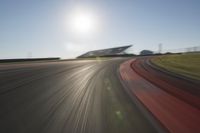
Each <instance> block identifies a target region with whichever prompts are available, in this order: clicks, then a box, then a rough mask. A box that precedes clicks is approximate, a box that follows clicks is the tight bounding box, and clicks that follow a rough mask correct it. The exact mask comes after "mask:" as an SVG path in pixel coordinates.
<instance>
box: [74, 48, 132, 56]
mask: <svg viewBox="0 0 200 133" xmlns="http://www.w3.org/2000/svg"><path fill="white" fill-rule="evenodd" d="M131 46H132V45H128V46H122V47H115V48H108V49H101V50H94V51H89V52H87V53H85V54H83V55H80V56H78V57H77V58H88V57H115V56H123V55H130V54H126V53H125V51H126V50H127V49H128V48H130V47H131Z"/></svg>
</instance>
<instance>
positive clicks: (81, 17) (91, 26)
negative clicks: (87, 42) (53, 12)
mask: <svg viewBox="0 0 200 133" xmlns="http://www.w3.org/2000/svg"><path fill="white" fill-rule="evenodd" d="M70 28H71V30H72V31H73V32H74V33H76V34H89V33H93V32H94V30H95V28H96V20H95V16H94V15H93V14H91V13H88V12H85V11H76V12H74V13H72V14H71V17H70Z"/></svg>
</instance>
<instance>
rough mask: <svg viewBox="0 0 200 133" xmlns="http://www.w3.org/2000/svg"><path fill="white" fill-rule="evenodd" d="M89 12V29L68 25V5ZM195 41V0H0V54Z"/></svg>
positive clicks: (199, 32)
mask: <svg viewBox="0 0 200 133" xmlns="http://www.w3.org/2000/svg"><path fill="white" fill-rule="evenodd" d="M77 7H81V8H82V9H85V10H87V11H88V12H91V13H92V14H93V15H95V18H97V19H96V21H98V28H96V31H95V33H92V34H90V35H88V36H86V37H85V36H84V37H80V36H76V35H74V34H72V33H71V32H70V30H69V28H70V26H69V25H68V21H70V20H69V17H68V16H69V15H70V14H73V9H75V8H77ZM159 43H162V44H163V49H176V48H183V47H190V46H199V45H200V1H199V0H0V58H1V59H3V58H25V57H52V56H59V57H62V58H73V57H76V56H77V55H79V54H82V53H84V52H86V51H88V50H94V49H100V48H109V47H115V46H121V45H129V44H133V47H132V49H131V50H130V52H135V53H138V52H139V51H141V50H143V49H149V50H157V49H158V44H159Z"/></svg>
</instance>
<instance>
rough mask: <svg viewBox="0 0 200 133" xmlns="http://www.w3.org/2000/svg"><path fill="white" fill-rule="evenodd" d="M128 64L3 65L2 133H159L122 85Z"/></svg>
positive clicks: (0, 71) (0, 82)
mask: <svg viewBox="0 0 200 133" xmlns="http://www.w3.org/2000/svg"><path fill="white" fill-rule="evenodd" d="M123 61H124V59H113V60H97V61H92V60H90V61H89V60H85V61H63V62H49V63H25V64H18V63H17V64H3V65H0V133H156V132H157V131H156V129H155V127H154V126H153V124H152V123H151V122H150V121H149V120H148V119H147V118H146V117H145V116H144V114H143V113H142V112H141V110H140V109H138V107H137V106H136V104H135V103H134V102H133V101H132V100H131V99H130V97H129V96H128V95H127V93H126V92H125V91H124V88H123V86H122V85H121V83H120V81H119V77H118V73H117V70H118V67H119V65H120V64H121V63H122V62H123Z"/></svg>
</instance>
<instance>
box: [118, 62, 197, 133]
mask: <svg viewBox="0 0 200 133" xmlns="http://www.w3.org/2000/svg"><path fill="white" fill-rule="evenodd" d="M136 60H140V59H136ZM136 60H135V59H132V60H129V61H126V62H124V63H123V64H121V66H120V75H121V77H122V79H123V82H124V84H125V85H126V86H127V88H128V89H129V90H130V92H131V93H132V95H134V96H136V97H137V98H138V100H139V101H141V103H142V104H143V105H144V106H145V107H146V108H147V109H148V110H149V111H150V112H151V113H152V114H153V115H154V117H155V118H157V119H158V120H159V121H160V123H161V124H162V125H163V126H164V127H166V129H167V130H168V131H169V132H171V133H200V110H199V108H198V104H199V103H197V102H198V101H199V100H200V99H199V97H195V96H194V97H193V96H191V94H186V92H184V93H183V94H180V96H179V95H178V94H177V93H174V94H173V93H169V92H168V91H166V90H164V89H162V87H161V85H162V84H159V86H158V85H157V84H156V85H155V84H153V82H151V81H152V80H151V81H148V79H147V78H144V77H143V76H140V74H139V73H138V72H143V71H142V70H141V71H139V70H138V71H137V72H136V71H135V69H136V68H133V67H134V65H133V64H134V63H140V62H138V61H136ZM131 65H132V67H131ZM136 65H137V64H136ZM133 69H134V70H133ZM137 69H144V68H142V67H138V68H137ZM145 74H146V75H151V74H152V73H151V71H149V72H148V73H145ZM150 77H151V76H150ZM151 78H153V77H151ZM161 83H162V82H161ZM164 85H166V84H164ZM168 86H169V87H170V85H168ZM163 88H165V87H163ZM168 89H169V90H170V88H168ZM173 89H175V92H178V91H177V90H179V89H180V88H176V87H175V86H173ZM180 92H181V91H180ZM178 96H179V97H178ZM185 96H189V97H190V98H193V100H187V98H186V97H185ZM194 99H195V100H194ZM194 101H195V102H194ZM190 103H191V104H190ZM192 103H193V104H192Z"/></svg>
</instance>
